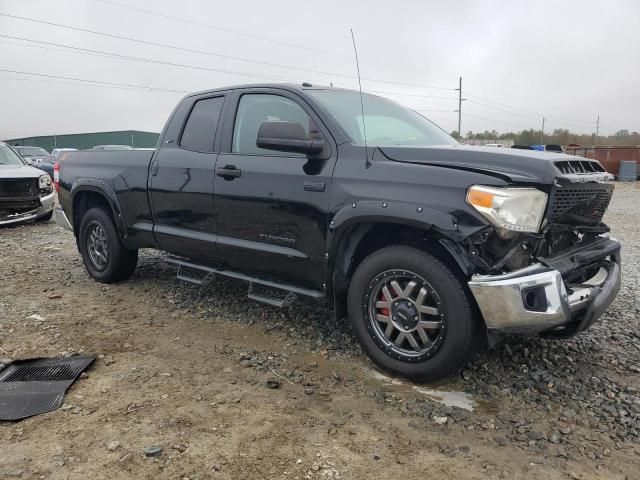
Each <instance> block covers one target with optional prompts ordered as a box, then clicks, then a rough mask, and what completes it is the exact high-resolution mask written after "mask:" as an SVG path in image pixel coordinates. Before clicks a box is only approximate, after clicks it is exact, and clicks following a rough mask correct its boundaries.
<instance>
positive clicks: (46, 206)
mask: <svg viewBox="0 0 640 480" xmlns="http://www.w3.org/2000/svg"><path fill="white" fill-rule="evenodd" d="M8 200H12V199H8ZM38 200H39V203H38ZM33 201H34V208H33V209H32V210H29V211H26V212H23V213H16V214H10V215H7V216H3V217H0V226H2V225H12V224H15V223H21V222H28V221H29V220H37V219H38V218H40V217H44V216H45V215H47V214H48V213H49V212H51V211H52V210H53V206H54V204H55V201H56V194H55V192H51V193H49V194H47V195H44V196H42V197H39V199H38V197H34V200H33ZM25 203H27V202H26V201H25Z"/></svg>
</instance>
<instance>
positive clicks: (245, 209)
mask: <svg viewBox="0 0 640 480" xmlns="http://www.w3.org/2000/svg"><path fill="white" fill-rule="evenodd" d="M229 112H230V113H229V115H228V118H229V119H230V120H231V121H229V122H227V124H225V132H224V134H223V142H222V149H221V152H220V155H219V156H218V159H217V161H216V176H215V179H214V203H215V206H216V226H217V231H218V241H217V249H218V256H219V257H220V259H221V260H222V261H223V262H224V263H225V264H226V265H228V266H229V267H230V268H231V269H233V270H238V271H242V272H245V273H248V274H254V275H260V276H263V277H264V276H272V277H276V279H282V280H283V281H286V282H289V283H291V284H294V285H300V286H306V287H308V288H316V289H322V281H323V276H324V261H325V258H324V253H325V245H326V236H327V228H328V207H329V196H330V194H331V176H332V172H333V168H334V165H335V161H336V151H337V150H336V147H335V145H334V144H332V143H330V145H331V152H332V153H331V155H330V157H329V158H327V159H325V160H310V159H309V158H307V156H306V155H303V154H295V153H286V152H278V151H273V150H265V149H261V148H259V147H257V145H256V139H257V133H258V129H259V127H260V125H261V123H262V122H265V121H278V120H282V121H289V122H297V123H300V124H301V125H303V127H304V128H305V129H306V133H307V134H309V133H310V132H312V133H313V135H316V136H317V135H321V136H323V137H324V140H325V141H327V142H330V141H332V140H331V136H330V135H329V133H328V130H326V128H325V127H324V126H323V125H322V124H321V122H320V120H319V118H318V117H317V116H316V115H315V113H314V112H313V111H312V110H311V108H310V107H309V105H307V104H306V103H305V102H304V101H303V100H302V99H301V98H299V97H298V96H297V95H295V94H292V93H290V92H287V91H281V90H278V89H243V90H239V91H236V92H235V93H234V95H233V97H232V99H231V101H230V106H229ZM232 172H233V173H232Z"/></svg>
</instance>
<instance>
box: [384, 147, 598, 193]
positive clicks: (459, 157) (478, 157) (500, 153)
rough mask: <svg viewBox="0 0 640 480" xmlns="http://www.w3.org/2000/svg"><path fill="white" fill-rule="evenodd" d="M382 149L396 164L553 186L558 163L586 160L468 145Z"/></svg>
mask: <svg viewBox="0 0 640 480" xmlns="http://www.w3.org/2000/svg"><path fill="white" fill-rule="evenodd" d="M379 148H380V151H381V152H382V153H383V154H384V155H385V156H386V157H387V158H389V159H390V160H394V161H397V162H406V163H417V164H425V165H436V166H441V167H446V168H457V169H463V170H472V171H478V172H482V173H488V174H491V175H495V176H498V177H501V178H505V179H506V180H509V181H512V182H521V183H540V184H552V183H553V181H554V179H555V178H556V177H557V176H558V175H561V174H562V172H561V171H560V170H559V169H558V168H557V167H556V164H555V162H563V161H564V162H566V161H568V160H578V161H584V160H585V159H584V158H581V157H574V156H571V155H565V154H563V153H559V152H539V151H534V150H518V149H515V148H498V147H480V146H468V145H452V146H437V147H379Z"/></svg>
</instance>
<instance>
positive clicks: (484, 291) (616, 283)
mask: <svg viewBox="0 0 640 480" xmlns="http://www.w3.org/2000/svg"><path fill="white" fill-rule="evenodd" d="M620 283H621V273H620V266H619V265H618V263H617V262H616V261H609V262H607V263H606V264H605V265H604V266H603V267H602V268H601V269H600V270H599V271H598V272H597V273H596V275H594V276H593V277H592V278H591V279H589V280H587V281H586V282H584V283H583V284H582V285H580V287H579V288H575V289H573V291H571V294H568V293H567V287H566V286H565V283H564V281H563V278H562V274H561V273H560V272H559V271H558V270H554V269H551V268H549V267H546V266H544V265H542V264H535V265H531V266H529V267H527V268H524V269H521V270H518V271H515V272H510V273H508V274H505V275H474V276H473V277H472V278H471V281H470V282H469V288H470V289H471V292H472V293H473V296H474V297H475V299H476V302H477V303H478V306H479V308H480V311H481V312H482V315H483V317H484V320H485V323H486V325H487V329H489V330H490V331H494V332H504V333H535V332H542V331H546V330H552V329H554V328H557V327H561V326H562V325H566V324H568V323H572V322H577V323H578V324H579V326H578V328H576V329H573V330H575V331H573V332H572V333H578V332H580V331H583V330H585V329H586V328H588V327H589V326H590V325H591V324H592V323H593V322H594V321H595V320H596V319H597V318H598V317H599V316H600V315H602V313H604V311H605V310H606V309H607V308H608V307H609V305H610V304H611V302H613V299H614V298H615V296H616V295H617V293H618V290H619V289H620ZM530 291H536V292H540V293H542V292H544V296H543V298H544V300H545V301H544V302H543V303H542V308H539V307H540V304H538V305H537V308H536V307H532V306H531V305H527V302H526V293H527V292H530Z"/></svg>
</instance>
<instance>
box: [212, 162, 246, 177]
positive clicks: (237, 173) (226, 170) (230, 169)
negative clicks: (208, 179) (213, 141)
mask: <svg viewBox="0 0 640 480" xmlns="http://www.w3.org/2000/svg"><path fill="white" fill-rule="evenodd" d="M216 175H217V176H219V177H222V178H224V179H225V180H233V179H234V178H240V177H241V176H242V170H240V169H239V168H236V167H235V165H226V166H224V167H222V168H216Z"/></svg>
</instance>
